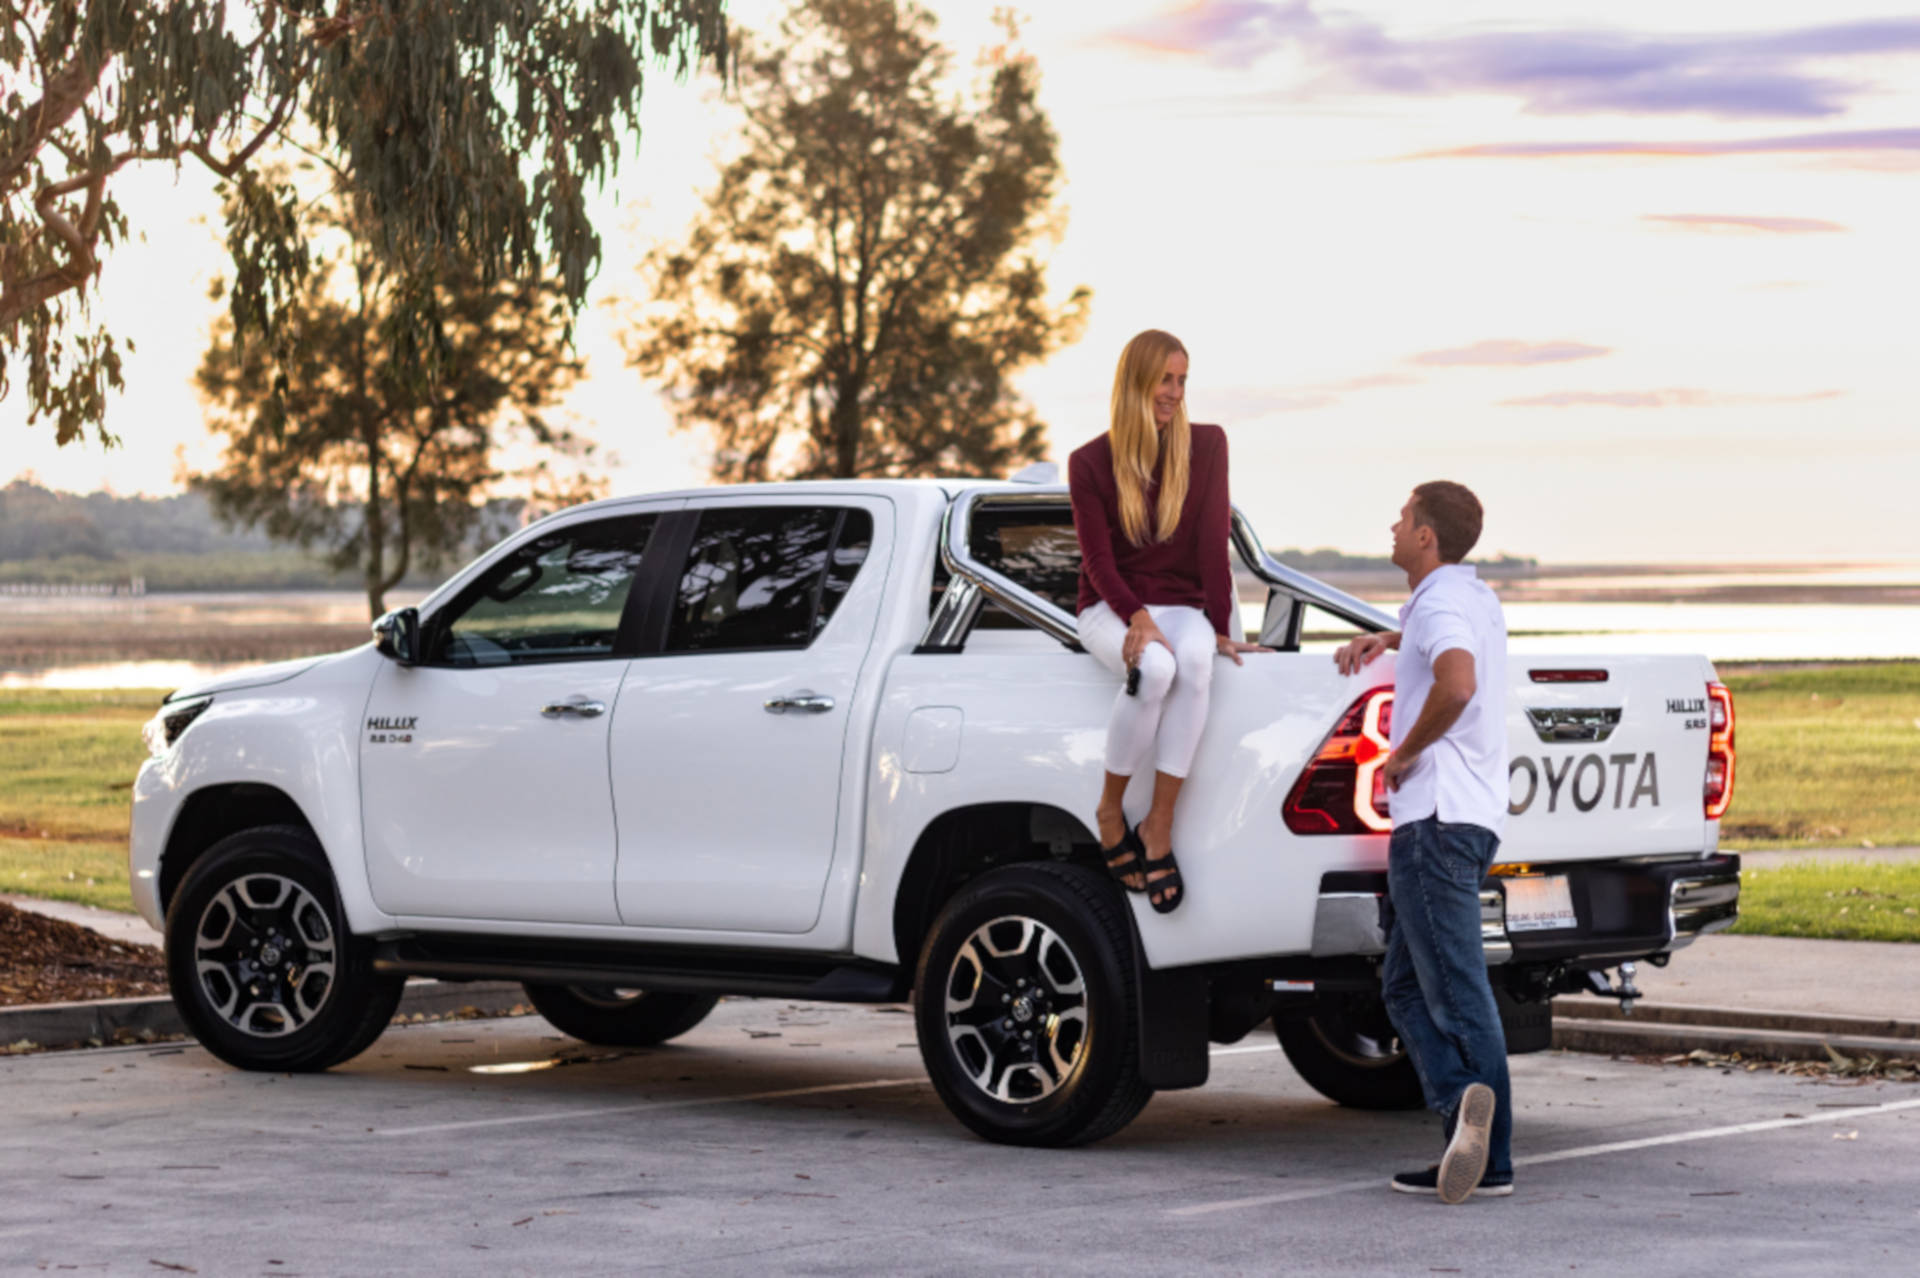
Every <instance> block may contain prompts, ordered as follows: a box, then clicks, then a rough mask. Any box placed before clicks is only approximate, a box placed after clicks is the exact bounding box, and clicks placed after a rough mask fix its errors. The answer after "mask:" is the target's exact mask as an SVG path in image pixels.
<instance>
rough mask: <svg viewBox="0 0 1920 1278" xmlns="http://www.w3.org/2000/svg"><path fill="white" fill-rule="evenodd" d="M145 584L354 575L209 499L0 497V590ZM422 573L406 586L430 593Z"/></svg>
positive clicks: (484, 529) (484, 533)
mask: <svg viewBox="0 0 1920 1278" xmlns="http://www.w3.org/2000/svg"><path fill="white" fill-rule="evenodd" d="M523 505H524V503H523V502H521V501H519V500H503V501H495V502H489V503H488V504H487V506H486V507H485V509H484V511H483V514H482V516H481V519H480V520H479V523H478V525H477V526H476V527H475V529H474V530H473V531H472V533H471V534H470V536H469V539H468V542H467V544H466V546H465V547H463V548H462V552H461V553H462V554H464V555H468V556H470V555H472V554H477V553H478V552H479V551H480V550H481V549H483V548H484V547H486V546H488V545H491V544H492V543H493V542H495V541H497V540H499V539H500V538H501V537H503V536H505V535H506V533H507V532H509V531H511V530H512V529H515V528H518V527H519V526H520V525H521V523H522V521H523V516H524V513H525V512H524V510H523V509H522V508H523ZM133 576H139V577H143V578H145V579H146V583H147V588H148V589H150V590H254V589H259V590H269V589H321V588H341V589H352V588H354V587H356V586H358V585H359V584H360V580H359V577H358V575H357V574H356V573H355V572H354V570H352V569H347V570H344V571H336V570H334V569H333V568H331V567H329V566H328V564H327V562H326V559H325V556H324V555H322V554H317V553H309V552H306V551H302V550H298V549H294V548H290V547H287V546H285V545H283V544H282V543H279V542H276V541H274V540H273V539H272V538H270V537H268V536H267V534H266V533H265V532H260V531H251V530H244V529H241V530H236V529H232V528H229V527H227V526H226V525H225V524H223V523H222V522H221V521H220V520H219V519H218V518H217V517H216V516H215V515H214V513H213V509H212V507H211V505H210V504H209V502H208V500H207V498H206V496H205V495H204V494H201V493H198V492H187V493H182V494H179V495H177V496H172V497H118V496H115V495H113V494H111V493H85V494H80V493H65V492H56V491H54V490H52V489H49V488H46V487H44V486H43V485H41V484H39V483H36V482H34V481H33V480H30V479H17V480H14V481H13V482H12V483H10V484H8V485H7V486H6V487H4V488H0V582H14V581H27V582H54V583H67V582H115V581H126V580H127V579H128V578H129V577H133ZM438 579H439V577H438V576H437V575H435V574H432V573H429V572H421V573H418V574H415V575H414V576H412V577H409V578H408V580H407V584H409V585H415V586H421V585H431V584H432V583H433V582H435V581H437V580H438Z"/></svg>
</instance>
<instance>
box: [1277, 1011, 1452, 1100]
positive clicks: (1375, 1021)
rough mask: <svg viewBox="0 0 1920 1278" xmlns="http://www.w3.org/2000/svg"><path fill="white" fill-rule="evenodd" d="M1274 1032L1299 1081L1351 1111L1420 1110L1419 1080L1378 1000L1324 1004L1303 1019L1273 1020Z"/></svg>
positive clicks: (1285, 1018) (1278, 1018)
mask: <svg viewBox="0 0 1920 1278" xmlns="http://www.w3.org/2000/svg"><path fill="white" fill-rule="evenodd" d="M1273 1032H1274V1034H1275V1035H1276V1036H1277V1037H1278V1038H1279V1040H1280V1050H1281V1051H1283V1052H1285V1053H1286V1054H1287V1059H1288V1060H1289V1061H1291V1062H1292V1063H1293V1068H1294V1069H1295V1070H1296V1071H1298V1072H1299V1074H1300V1077H1301V1078H1304V1079H1305V1080H1307V1083H1308V1084H1309V1085H1310V1086H1311V1087H1312V1088H1313V1089H1314V1090H1315V1091H1317V1092H1319V1093H1320V1094H1321V1095H1322V1096H1325V1097H1326V1098H1327V1099H1328V1100H1331V1101H1335V1102H1337V1103H1339V1104H1341V1105H1346V1106H1348V1107H1350V1108H1353V1109H1419V1108H1421V1106H1423V1105H1424V1104H1426V1101H1425V1099H1424V1098H1423V1097H1422V1095H1421V1092H1420V1076H1419V1074H1417V1073H1416V1072H1415V1071H1414V1068H1413V1058H1412V1057H1410V1056H1408V1055H1407V1052H1406V1049H1405V1048H1404V1047H1402V1046H1401V1045H1400V1039H1399V1036H1398V1035H1397V1034H1395V1033H1394V1029H1393V1025H1392V1023H1391V1022H1389V1021H1388V1020H1387V1009H1386V1007H1385V1005H1384V1004H1382V1003H1381V1001H1380V999H1379V997H1378V996H1377V995H1364V994H1355V995H1346V996H1342V997H1338V998H1329V999H1327V1000H1325V1001H1323V1002H1322V1003H1321V1004H1320V1006H1318V1007H1316V1008H1315V1009H1314V1010H1313V1011H1312V1012H1311V1013H1310V1014H1308V1015H1306V1016H1295V1017H1282V1016H1277V1017H1275V1018H1274V1022H1273Z"/></svg>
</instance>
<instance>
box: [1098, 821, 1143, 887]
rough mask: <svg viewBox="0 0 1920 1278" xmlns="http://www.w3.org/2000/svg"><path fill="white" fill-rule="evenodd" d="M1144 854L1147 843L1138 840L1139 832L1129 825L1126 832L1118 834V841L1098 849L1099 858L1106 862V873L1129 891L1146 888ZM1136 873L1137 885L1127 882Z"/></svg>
mask: <svg viewBox="0 0 1920 1278" xmlns="http://www.w3.org/2000/svg"><path fill="white" fill-rule="evenodd" d="M1123 824H1124V822H1123ZM1146 854H1147V845H1146V844H1144V843H1142V842H1141V841H1140V832H1139V831H1138V830H1136V829H1134V828H1133V827H1132V826H1130V825H1129V826H1127V832H1126V833H1125V834H1123V835H1121V836H1120V841H1119V842H1118V843H1116V844H1114V845H1113V846H1112V847H1110V848H1101V849H1100V859H1101V860H1103V861H1105V862H1106V865H1107V873H1108V874H1109V875H1111V876H1112V877H1113V881H1114V882H1115V883H1118V884H1119V885H1120V886H1121V887H1122V888H1124V889H1125V890H1126V891H1129V892H1144V891H1146V890H1147V872H1146V868H1145V866H1146V862H1145V861H1144V860H1142V858H1143V857H1145V856H1146ZM1136 875H1137V876H1138V878H1139V882H1138V884H1137V885H1136V884H1133V883H1129V882H1127V880H1128V879H1130V878H1133V877H1135V876H1136Z"/></svg>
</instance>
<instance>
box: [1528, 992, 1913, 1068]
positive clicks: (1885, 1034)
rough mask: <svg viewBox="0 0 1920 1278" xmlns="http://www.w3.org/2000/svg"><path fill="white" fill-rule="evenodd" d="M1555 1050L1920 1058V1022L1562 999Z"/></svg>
mask: <svg viewBox="0 0 1920 1278" xmlns="http://www.w3.org/2000/svg"><path fill="white" fill-rule="evenodd" d="M1553 1045H1554V1046H1555V1047H1560V1048H1565V1049H1567V1050H1569V1051H1575V1052H1598V1053H1605V1054H1608V1055H1625V1056H1656V1055H1657V1056H1666V1055H1674V1054H1678V1053H1685V1052H1692V1051H1696V1050H1705V1051H1709V1052H1714V1053H1718V1054H1721V1055H1731V1054H1732V1053H1734V1052H1738V1053H1739V1054H1740V1055H1741V1056H1742V1057H1743V1058H1744V1059H1747V1060H1769V1061H1824V1060H1830V1059H1831V1057H1830V1056H1829V1054H1828V1051H1829V1049H1831V1050H1832V1051H1835V1052H1839V1053H1840V1054H1842V1055H1843V1056H1875V1057H1879V1058H1880V1059H1882V1060H1887V1059H1911V1060H1920V1022H1915V1021H1901V1020H1894V1019H1891V1018H1879V1017H1862V1016H1830V1015H1809V1014H1805V1013H1798V1012H1770V1011H1755V1010H1751V1009H1748V1008H1737V1007H1708V1006H1699V1005H1688V1004H1678V1003H1667V1004H1648V1003H1642V1004H1639V1005H1638V1006H1636V1007H1635V1008H1634V1010H1633V1015H1632V1017H1631V1018H1628V1017H1623V1016H1622V1015H1621V1014H1620V1009H1619V1007H1617V1006H1616V1005H1614V1004H1612V1003H1575V1002H1571V1001H1567V1000H1562V1001H1561V1003H1560V1004H1559V1005H1557V1006H1556V1007H1555V1008H1554V1016H1553Z"/></svg>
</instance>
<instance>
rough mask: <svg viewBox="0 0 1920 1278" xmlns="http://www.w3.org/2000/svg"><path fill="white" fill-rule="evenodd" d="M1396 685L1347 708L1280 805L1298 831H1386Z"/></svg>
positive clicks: (1390, 824) (1375, 691)
mask: <svg viewBox="0 0 1920 1278" xmlns="http://www.w3.org/2000/svg"><path fill="white" fill-rule="evenodd" d="M1392 732H1393V689H1392V688H1375V689H1373V690H1372V691H1370V692H1367V693H1365V694H1363V695H1362V696H1361V697H1360V699H1359V700H1357V701H1355V702H1354V703H1353V704H1352V705H1351V706H1349V707H1347V712H1346V713H1345V714H1343V715H1341V716H1340V722H1339V723H1338V724H1337V725H1335V727H1334V729H1333V732H1332V733H1331V734H1329V735H1328V737H1327V739H1326V741H1325V742H1324V743H1323V744H1322V745H1321V746H1320V752H1319V753H1318V754H1316V755H1314V757H1313V761H1312V762H1311V763H1309V764H1307V766H1306V770H1305V771H1303V772H1302V773H1301V774H1300V779H1299V780H1298V781H1296V782H1294V786H1293V790H1292V792H1291V793H1289V794H1288V795H1287V801H1286V804H1285V805H1284V806H1283V807H1282V808H1281V809H1280V815H1281V817H1282V818H1283V819H1284V820H1285V821H1286V823H1287V828H1288V829H1289V830H1292V831H1293V832H1294V833H1295V834H1385V833H1387V832H1388V831H1390V830H1392V829H1393V820H1392V818H1390V817H1389V816H1388V815H1387V787H1386V781H1385V779H1384V778H1383V777H1382V776H1381V775H1380V769H1381V766H1382V765H1383V764H1385V763H1386V761H1387V754H1388V752H1389V751H1390V750H1391V749H1392V746H1391V744H1390V741H1391V738H1392Z"/></svg>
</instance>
